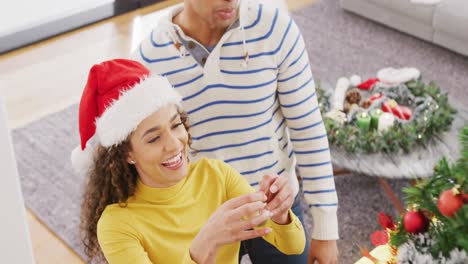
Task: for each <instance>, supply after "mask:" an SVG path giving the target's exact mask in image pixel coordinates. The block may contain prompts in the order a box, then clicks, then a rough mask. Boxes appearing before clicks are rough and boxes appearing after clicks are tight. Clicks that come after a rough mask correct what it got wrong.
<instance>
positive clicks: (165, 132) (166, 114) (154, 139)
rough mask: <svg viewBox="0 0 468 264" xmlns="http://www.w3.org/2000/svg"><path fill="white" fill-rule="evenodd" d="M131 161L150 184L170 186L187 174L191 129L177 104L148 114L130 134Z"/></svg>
mask: <svg viewBox="0 0 468 264" xmlns="http://www.w3.org/2000/svg"><path fill="white" fill-rule="evenodd" d="M130 144H131V151H130V152H129V154H128V162H129V163H132V164H134V165H135V168H136V170H137V172H138V175H139V177H140V180H141V181H142V182H143V183H144V184H145V185H148V186H150V187H158V188H164V187H170V186H173V185H175V184H177V183H178V182H179V181H180V180H182V179H183V178H184V177H185V176H186V175H187V170H188V161H187V146H188V132H187V130H186V129H185V126H184V124H183V122H182V120H181V117H180V114H179V111H178V109H177V106H176V105H175V104H169V105H166V106H163V107H161V108H160V109H159V110H158V111H157V112H155V113H153V114H152V115H150V116H148V117H147V118H145V119H144V120H143V121H142V122H141V123H140V124H139V125H138V127H137V129H136V130H135V131H134V132H133V133H132V134H131V136H130Z"/></svg>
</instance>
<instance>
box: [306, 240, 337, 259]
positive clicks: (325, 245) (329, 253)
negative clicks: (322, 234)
mask: <svg viewBox="0 0 468 264" xmlns="http://www.w3.org/2000/svg"><path fill="white" fill-rule="evenodd" d="M315 260H317V262H318V263H319V264H336V263H338V246H337V245H336V240H314V239H312V241H310V248H309V260H308V262H307V263H308V264H314V261H315Z"/></svg>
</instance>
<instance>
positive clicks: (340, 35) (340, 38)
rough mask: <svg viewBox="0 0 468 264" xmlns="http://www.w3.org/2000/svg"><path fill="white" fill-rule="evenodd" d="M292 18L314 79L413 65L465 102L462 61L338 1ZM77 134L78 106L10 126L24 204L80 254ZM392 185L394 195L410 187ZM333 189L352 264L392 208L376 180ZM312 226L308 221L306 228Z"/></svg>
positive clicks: (344, 182)
mask: <svg viewBox="0 0 468 264" xmlns="http://www.w3.org/2000/svg"><path fill="white" fill-rule="evenodd" d="M293 17H294V18H295V21H296V23H297V24H298V25H299V27H300V28H301V29H302V32H303V35H304V38H305V41H306V43H307V47H308V51H309V57H310V61H311V66H312V69H313V72H314V74H315V76H316V78H317V79H321V80H329V81H330V82H333V80H335V79H336V78H338V77H340V76H349V75H351V74H355V73H366V74H369V75H372V74H375V72H376V71H377V70H378V69H380V68H382V67H387V66H394V67H400V66H407V65H411V66H416V67H418V68H420V69H421V71H422V72H423V74H424V78H425V79H427V78H430V79H434V80H437V83H438V84H440V86H441V87H442V88H443V89H446V90H447V91H449V92H450V93H451V95H453V96H455V97H457V98H458V99H460V101H461V102H466V100H467V99H468V96H467V93H466V91H464V90H463V87H465V85H466V84H467V83H468V74H467V72H468V59H467V58H466V57H462V56H461V55H458V54H455V53H453V52H451V51H448V50H446V49H443V48H440V47H437V46H434V45H432V44H430V43H426V42H424V41H421V40H418V39H415V38H413V37H410V36H408V35H404V34H401V33H399V32H397V31H394V30H392V29H389V28H386V27H383V26H380V25H378V24H375V23H373V22H370V21H368V20H366V19H363V18H360V17H358V16H355V15H353V14H350V13H347V12H344V11H343V10H341V9H340V8H339V4H338V1H337V0H326V1H322V2H319V3H318V4H315V5H313V6H310V7H308V8H305V9H302V10H301V11H298V12H295V13H293ZM83 81H84V80H83ZM77 131H78V129H77V105H73V106H71V107H69V108H67V109H64V110H63V111H60V112H57V113H55V114H52V115H49V116H47V117H45V118H42V119H40V120H37V121H35V122H33V123H31V124H29V125H27V126H25V127H22V128H18V129H15V130H14V131H13V142H14V147H15V153H16V158H17V162H18V169H19V173H20V177H21V184H22V188H23V194H24V199H25V203H26V206H27V207H28V208H30V209H31V210H32V211H33V213H34V214H35V215H36V216H37V217H38V218H39V219H40V220H41V221H43V222H44V223H45V224H46V225H47V226H48V227H49V228H50V229H51V230H52V231H53V232H55V233H56V234H57V236H58V237H60V238H61V239H62V240H63V241H65V242H66V243H67V244H68V245H69V246H70V247H71V248H73V249H74V250H75V251H76V252H77V253H78V254H79V255H81V256H83V251H82V246H81V242H80V239H79V236H78V225H79V205H80V196H81V187H82V183H83V179H82V178H80V177H78V176H76V175H75V174H74V173H73V172H72V168H71V163H70V159H69V157H70V152H71V150H72V149H73V148H74V147H75V146H77V144H78V134H77ZM376 166H378V164H376ZM390 184H391V185H392V186H393V187H394V189H396V190H399V189H401V188H402V187H403V186H407V185H408V182H407V181H404V180H395V181H391V182H390ZM336 185H337V187H336V188H337V192H338V197H339V201H340V203H339V211H338V215H339V223H340V237H341V240H340V241H339V249H340V253H341V254H340V255H341V257H340V262H339V263H353V262H354V261H356V260H357V259H359V257H360V254H359V248H358V246H366V247H368V248H371V244H370V242H369V240H370V239H369V235H370V234H371V233H372V232H373V231H374V230H376V229H378V221H377V214H378V213H379V212H380V211H384V212H386V213H389V214H394V215H395V211H394V209H393V207H392V205H391V204H390V202H388V200H387V199H386V197H385V195H384V194H383V193H382V191H381V189H380V188H379V186H378V183H377V181H376V179H375V178H371V177H366V176H361V175H346V176H337V177H336ZM398 194H399V195H400V197H401V193H400V192H398ZM311 225H312V223H311V221H310V218H307V226H308V227H307V229H308V230H310V228H311V227H310V226H311Z"/></svg>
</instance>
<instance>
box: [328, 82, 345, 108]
mask: <svg viewBox="0 0 468 264" xmlns="http://www.w3.org/2000/svg"><path fill="white" fill-rule="evenodd" d="M349 86H350V83H349V80H348V79H347V78H344V77H343V78H340V79H338V81H337V82H336V87H335V92H334V93H333V99H332V102H331V108H332V109H337V110H341V111H343V103H344V100H345V94H346V90H348V88H349Z"/></svg>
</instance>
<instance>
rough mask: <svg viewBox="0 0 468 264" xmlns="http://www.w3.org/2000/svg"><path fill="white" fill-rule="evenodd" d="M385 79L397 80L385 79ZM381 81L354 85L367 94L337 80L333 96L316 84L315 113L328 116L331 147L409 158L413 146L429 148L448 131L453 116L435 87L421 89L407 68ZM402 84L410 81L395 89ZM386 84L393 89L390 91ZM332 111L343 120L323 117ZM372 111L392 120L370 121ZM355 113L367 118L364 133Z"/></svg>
mask: <svg viewBox="0 0 468 264" xmlns="http://www.w3.org/2000/svg"><path fill="white" fill-rule="evenodd" d="M379 72H380V71H379ZM390 73H392V74H395V76H398V78H394V79H392V78H389V76H390V75H391V74H390ZM382 74H383V75H382ZM380 75H382V76H378V78H370V79H367V81H365V82H363V83H360V84H359V85H361V84H362V87H365V89H367V88H369V89H368V90H365V89H360V88H357V87H356V86H353V85H352V84H351V82H350V80H349V79H348V78H344V77H343V78H340V79H339V80H338V83H337V87H336V89H334V92H330V91H329V90H327V91H324V90H322V89H321V87H320V82H318V83H317V95H318V100H319V105H320V110H321V112H322V113H327V114H325V115H324V117H325V118H324V123H325V127H326V129H327V132H328V140H329V142H330V145H332V146H334V147H337V148H339V149H343V150H345V151H347V152H351V153H355V152H360V153H376V152H384V153H388V154H390V153H395V152H404V153H408V152H410V151H411V150H414V149H416V147H418V146H421V147H423V146H426V145H428V144H430V143H431V141H432V139H433V138H434V137H435V136H437V135H438V134H439V133H441V132H444V131H447V130H450V127H451V124H452V121H453V120H454V115H455V113H456V111H455V109H454V108H453V107H452V106H451V105H450V103H449V102H448V97H447V94H445V93H443V92H441V90H440V88H439V87H438V86H437V85H436V84H435V83H434V82H429V83H424V82H423V81H422V80H420V79H418V78H419V77H420V73H419V71H418V70H417V69H412V68H409V69H405V70H402V71H394V72H392V71H391V70H386V71H382V72H380ZM381 77H383V79H381ZM403 77H404V78H403ZM354 79H356V77H355V78H354ZM378 80H379V81H378ZM382 80H385V81H386V82H388V83H383V81H382ZM397 80H398V81H397ZM401 80H409V81H407V82H404V83H400V81H401ZM353 81H356V80H353ZM390 81H391V82H393V83H394V84H392V85H390V84H389V83H390ZM332 109H337V110H340V111H341V112H343V113H345V115H344V116H343V115H342V114H339V115H337V113H333V114H328V112H330V111H331V110H332ZM375 109H381V110H383V112H385V111H387V112H388V113H391V115H392V116H393V118H391V117H389V116H388V115H386V114H385V113H383V114H381V115H379V116H378V119H377V116H375V117H374V119H375V120H374V121H372V113H373V111H375ZM360 113H367V115H369V116H371V125H370V128H369V129H367V130H366V129H361V127H362V124H361V125H358V119H360V118H359V114H360ZM376 121H378V122H376ZM380 121H382V122H380ZM359 123H362V122H359ZM337 131H339V132H340V133H336V132H337Z"/></svg>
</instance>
